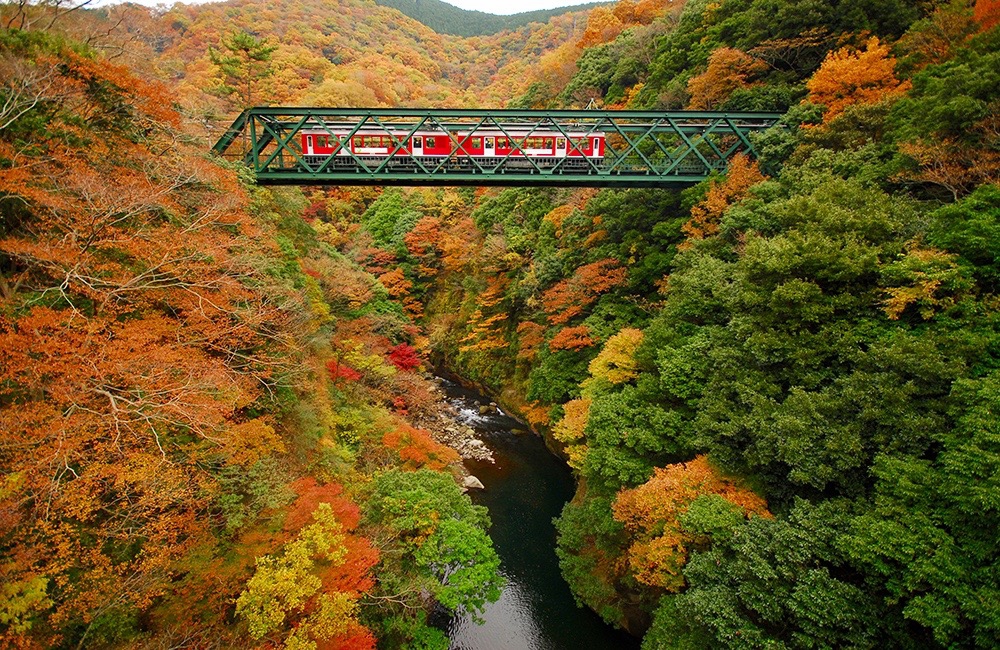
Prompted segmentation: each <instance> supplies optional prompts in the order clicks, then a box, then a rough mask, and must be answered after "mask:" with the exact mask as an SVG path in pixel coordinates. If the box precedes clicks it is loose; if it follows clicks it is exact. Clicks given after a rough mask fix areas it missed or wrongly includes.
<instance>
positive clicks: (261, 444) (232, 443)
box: [225, 418, 286, 467]
mask: <svg viewBox="0 0 1000 650" xmlns="http://www.w3.org/2000/svg"><path fill="white" fill-rule="evenodd" d="M228 434H229V435H228V436H227V437H226V442H225V446H226V447H227V449H228V450H229V454H230V457H231V458H232V459H233V460H234V461H235V462H237V463H239V464H240V465H242V466H243V467H250V466H251V465H253V464H254V463H256V462H257V461H258V460H260V459H261V458H263V457H265V456H269V455H271V454H273V453H275V452H278V453H284V452H285V451H286V448H285V442H284V440H282V438H281V436H280V435H278V434H277V433H276V432H275V430H274V427H272V426H271V425H269V424H267V423H266V422H265V421H264V420H262V419H260V418H256V419H253V420H249V421H247V422H242V423H240V424H236V425H233V426H231V427H229V431H228Z"/></svg>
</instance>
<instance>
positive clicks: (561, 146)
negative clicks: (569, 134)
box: [556, 138, 566, 151]
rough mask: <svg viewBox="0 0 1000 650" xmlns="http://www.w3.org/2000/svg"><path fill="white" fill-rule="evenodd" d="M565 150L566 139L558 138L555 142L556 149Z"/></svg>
mask: <svg viewBox="0 0 1000 650" xmlns="http://www.w3.org/2000/svg"><path fill="white" fill-rule="evenodd" d="M565 148H566V138H559V139H558V140H556V149H558V150H559V151H562V150H563V149H565Z"/></svg>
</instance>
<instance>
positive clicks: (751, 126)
mask: <svg viewBox="0 0 1000 650" xmlns="http://www.w3.org/2000/svg"><path fill="white" fill-rule="evenodd" d="M780 117H781V116H780V114H778V113H726V112H711V111H674V112H662V111H604V110H552V111H527V110H517V109H498V110H471V109H470V110H462V109H354V108H280V107H257V108H252V109H248V110H246V111H244V112H243V113H241V114H240V116H239V117H237V119H236V120H235V121H234V122H233V124H232V126H230V128H229V129H227V130H226V132H225V133H224V134H223V136H222V137H221V138H220V139H219V141H218V143H217V144H216V145H215V147H213V150H214V151H215V152H216V153H217V154H219V155H223V156H226V157H236V158H240V159H242V160H244V162H246V164H248V165H249V166H251V167H252V168H253V169H254V171H255V172H256V174H257V179H258V182H260V183H262V184H341V185H383V184H399V185H543V186H544V185H549V186H657V185H666V184H676V183H692V182H698V181H700V180H703V179H704V178H706V177H707V176H709V175H710V174H712V173H713V172H719V171H724V170H725V169H726V167H727V166H728V164H729V161H730V160H732V158H733V156H735V155H737V154H745V155H749V156H755V155H756V150H755V147H754V140H755V138H754V134H756V133H759V132H761V131H763V130H766V129H769V128H772V127H774V126H778V125H779V119H780ZM303 130H307V131H308V132H309V133H311V134H314V135H325V136H326V138H328V139H329V141H330V142H332V143H334V145H335V146H336V147H339V150H340V152H341V153H340V155H316V153H315V152H304V151H303V148H302V132H303ZM429 132H433V133H440V134H441V137H445V138H448V139H449V141H450V142H451V143H452V146H451V147H450V151H451V153H449V154H446V155H440V156H434V157H431V156H416V155H411V153H409V152H408V151H407V143H408V142H410V140H411V138H412V137H413V136H414V135H415V134H418V133H429ZM474 132H491V133H496V134H503V137H504V138H505V139H509V141H510V142H513V143H519V144H523V143H524V142H525V141H526V138H530V137H532V136H533V134H543V133H544V134H547V135H555V136H558V137H561V138H566V139H567V140H568V141H571V142H572V141H573V140H577V141H579V140H580V139H581V137H591V136H600V137H601V139H602V140H603V142H604V147H605V150H604V155H603V156H600V157H589V156H576V157H564V158H562V159H558V160H557V159H555V158H551V159H546V160H540V159H535V158H532V157H530V156H515V154H513V153H508V154H505V155H499V154H495V155H493V156H490V157H488V158H486V157H477V156H471V155H469V154H467V153H464V152H463V151H462V147H461V146H460V140H459V136H458V134H459V133H474ZM372 133H377V134H385V135H387V136H388V137H389V138H390V140H391V141H390V143H389V145H388V149H389V150H388V151H386V152H384V153H380V154H377V155H371V154H368V155H366V154H363V153H359V152H357V151H356V148H352V147H351V146H349V144H350V142H351V141H352V138H354V137H355V136H358V135H362V136H363V135H365V134H372ZM341 145H343V146H341Z"/></svg>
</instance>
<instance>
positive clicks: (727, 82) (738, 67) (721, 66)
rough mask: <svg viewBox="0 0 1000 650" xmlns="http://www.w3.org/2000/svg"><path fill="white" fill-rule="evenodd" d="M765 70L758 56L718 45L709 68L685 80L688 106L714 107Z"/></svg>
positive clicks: (704, 108) (698, 107)
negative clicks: (688, 96)
mask: <svg viewBox="0 0 1000 650" xmlns="http://www.w3.org/2000/svg"><path fill="white" fill-rule="evenodd" d="M766 70H767V64H765V63H764V62H763V61H761V60H760V59H755V58H754V57H752V56H750V55H749V54H747V53H746V52H742V51H740V50H737V49H734V48H731V47H720V48H719V49H717V50H715V51H714V52H712V56H711V57H709V59H708V69H707V70H705V72H703V73H701V74H700V75H697V76H695V77H691V79H690V80H689V81H688V92H689V93H690V94H691V101H690V103H689V104H688V108H690V109H693V110H712V109H714V108H717V107H718V106H719V105H720V104H722V103H723V102H725V101H726V100H727V99H729V96H730V95H732V94H733V92H734V91H736V90H740V89H741V88H749V87H751V86H752V85H753V84H752V83H751V80H752V79H753V77H755V76H756V75H758V74H760V73H762V72H765V71H766Z"/></svg>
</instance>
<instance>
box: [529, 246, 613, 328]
mask: <svg viewBox="0 0 1000 650" xmlns="http://www.w3.org/2000/svg"><path fill="white" fill-rule="evenodd" d="M626 275H627V272H626V270H625V269H624V268H622V266H621V264H620V263H619V262H618V260H616V259H613V258H605V259H602V260H598V261H596V262H593V263H591V264H585V265H583V266H580V267H578V268H577V269H576V270H575V271H574V272H573V275H572V276H571V277H569V278H567V279H565V280H561V281H559V282H557V283H556V284H554V285H553V286H551V287H549V288H548V289H546V290H545V293H544V294H542V305H543V308H544V309H545V313H546V314H547V315H548V318H549V322H550V323H552V324H553V325H562V324H565V323H567V322H569V321H570V320H572V319H573V318H575V317H577V316H579V315H580V314H582V313H583V312H584V310H585V309H586V308H587V307H589V306H590V305H592V304H593V303H594V302H595V301H596V300H597V298H598V297H599V296H600V295H601V294H602V293H605V292H607V291H609V290H611V289H613V288H614V287H616V286H618V285H620V284H622V283H623V282H624V281H625V277H626Z"/></svg>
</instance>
